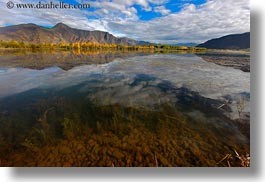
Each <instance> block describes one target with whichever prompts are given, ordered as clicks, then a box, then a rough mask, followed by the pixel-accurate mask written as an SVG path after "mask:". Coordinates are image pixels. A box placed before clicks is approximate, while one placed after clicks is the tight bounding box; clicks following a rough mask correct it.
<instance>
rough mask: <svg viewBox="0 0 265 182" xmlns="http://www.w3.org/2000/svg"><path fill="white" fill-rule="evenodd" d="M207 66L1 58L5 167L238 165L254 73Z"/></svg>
mask: <svg viewBox="0 0 265 182" xmlns="http://www.w3.org/2000/svg"><path fill="white" fill-rule="evenodd" d="M223 54H225V56H226V59H227V56H228V57H229V56H230V57H231V59H233V58H235V59H236V61H237V63H238V62H240V61H239V60H242V59H243V60H244V61H246V62H248V65H249V55H242V54H241V53H240V54H239V53H238V54H237V53H229V52H228V53H222V54H215V55H214V58H215V59H218V58H223V57H222V56H224V55H223ZM211 56H213V55H212V54H211ZM206 57H207V55H206ZM208 59H209V56H208V57H207V59H205V54H191V53H185V54H182V53H176V52H166V53H164V52H101V51H95V52H80V51H73V52H70V51H42V52H40V51H37V52H32V51H26V50H24V51H18V50H0V166H115V167H116V166H150V167H151V166H161V167H162V166H228V165H231V166H240V165H241V161H240V160H238V159H237V158H236V157H235V156H234V154H235V151H237V152H238V153H239V154H241V155H247V154H249V153H250V136H249V130H250V73H249V72H244V71H242V70H240V69H238V68H237V67H233V66H230V65H228V66H225V65H220V64H216V63H215V62H212V61H209V60H208ZM230 61H231V60H230ZM228 154H231V155H230V156H228V157H225V156H226V155H228ZM222 159H223V160H222Z"/></svg>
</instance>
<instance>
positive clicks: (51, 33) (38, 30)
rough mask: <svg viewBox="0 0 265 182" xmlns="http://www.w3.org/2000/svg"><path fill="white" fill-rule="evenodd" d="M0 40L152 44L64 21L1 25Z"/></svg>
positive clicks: (38, 42)
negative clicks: (72, 25) (90, 29)
mask: <svg viewBox="0 0 265 182" xmlns="http://www.w3.org/2000/svg"><path fill="white" fill-rule="evenodd" d="M0 40H4V41H10V40H16V41H22V42H27V43H35V44H40V43H55V44H57V43H61V42H63V43H72V42H96V43H101V44H103V43H107V44H112V43H113V44H120V45H144V44H150V43H148V42H144V41H136V40H133V39H129V38H118V37H115V36H113V35H112V34H110V33H108V32H102V31H88V30H79V29H75V28H71V27H69V26H67V25H65V24H63V23H58V24H56V25H55V26H54V27H52V28H45V27H42V26H38V25H35V24H32V23H30V24H20V25H14V26H8V27H0Z"/></svg>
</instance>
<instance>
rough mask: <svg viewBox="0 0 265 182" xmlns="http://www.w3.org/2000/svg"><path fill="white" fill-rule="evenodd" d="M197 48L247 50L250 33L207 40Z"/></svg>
mask: <svg viewBox="0 0 265 182" xmlns="http://www.w3.org/2000/svg"><path fill="white" fill-rule="evenodd" d="M197 47H205V48H207V49H247V48H250V32H247V33H243V34H233V35H227V36H224V37H220V38H217V39H212V40H208V41H207V42H205V43H203V44H199V45H197Z"/></svg>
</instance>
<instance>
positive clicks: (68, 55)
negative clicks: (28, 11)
mask: <svg viewBox="0 0 265 182" xmlns="http://www.w3.org/2000/svg"><path fill="white" fill-rule="evenodd" d="M148 54H149V53H140V52H130V53H123V52H115V51H114V52H109V51H106V52H104V51H90V52H89V51H87V52H78V51H76V52H75V51H72V52H69V51H65V52H64V51H61V52H58V51H55V52H52V51H45V52H25V51H18V50H7V51H0V56H1V59H0V67H2V68H5V67H16V68H30V69H37V70H41V69H45V68H50V67H54V66H57V67H60V68H62V69H63V70H70V69H72V68H73V67H75V66H80V65H90V64H105V63H109V62H111V61H113V60H114V59H116V58H129V57H132V56H137V55H148Z"/></svg>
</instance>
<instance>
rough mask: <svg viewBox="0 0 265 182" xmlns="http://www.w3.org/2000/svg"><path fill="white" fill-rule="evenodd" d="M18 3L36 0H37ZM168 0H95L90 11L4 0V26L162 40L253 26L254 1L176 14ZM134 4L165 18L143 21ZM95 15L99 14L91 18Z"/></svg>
mask: <svg viewBox="0 0 265 182" xmlns="http://www.w3.org/2000/svg"><path fill="white" fill-rule="evenodd" d="M45 1H46V2H49V0H45ZM45 1H42V2H45ZM14 2H16V3H25V2H27V3H32V2H35V3H36V1H33V0H28V1H25V0H14ZM80 2H81V1H80ZM166 2H167V0H112V2H110V1H109V0H101V1H100V2H99V1H97V2H90V3H91V6H92V7H93V8H96V10H95V11H90V10H88V11H85V10H77V9H75V10H69V9H67V10H63V9H45V10H43V9H42V10H40V9H15V8H14V9H8V8H6V0H0V16H1V20H0V26H5V25H7V24H20V23H36V24H39V25H46V26H52V25H54V24H56V23H58V22H63V23H65V24H67V25H69V26H71V27H74V28H79V29H86V30H102V31H108V32H110V33H113V34H114V35H116V36H119V35H122V36H127V37H130V38H135V39H138V40H145V41H150V42H157V43H178V42H198V43H200V42H203V41H205V40H208V39H211V38H215V37H220V36H223V35H226V34H232V33H242V32H247V31H249V30H250V7H249V0H233V1H231V0H208V1H207V2H206V3H205V4H202V5H200V6H195V5H194V4H192V3H186V4H185V5H184V6H183V7H182V10H181V11H180V12H176V13H171V12H170V10H168V9H166V8H165V3H166ZM134 5H138V6H140V7H141V8H142V10H144V11H150V10H152V9H153V10H154V11H155V12H157V13H160V14H162V15H163V17H159V18H155V19H152V20H149V21H141V20H140V19H139V12H137V9H135V7H134ZM92 16H93V17H96V18H90V17H92Z"/></svg>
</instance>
